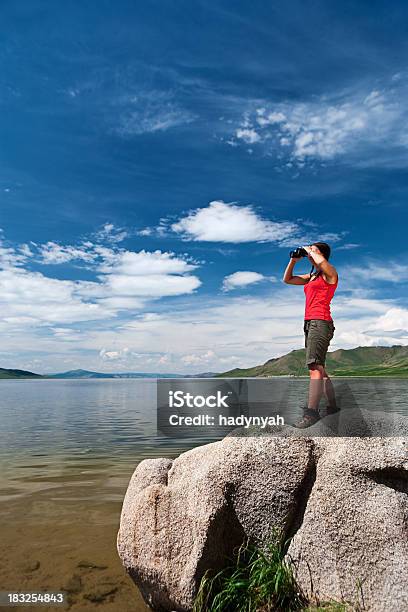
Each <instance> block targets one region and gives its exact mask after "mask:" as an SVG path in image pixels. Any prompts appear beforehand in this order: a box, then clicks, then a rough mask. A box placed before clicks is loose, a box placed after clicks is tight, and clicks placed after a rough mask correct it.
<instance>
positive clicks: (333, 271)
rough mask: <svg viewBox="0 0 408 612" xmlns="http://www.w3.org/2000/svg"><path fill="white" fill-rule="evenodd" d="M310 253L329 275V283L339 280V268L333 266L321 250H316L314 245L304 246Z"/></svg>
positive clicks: (326, 274)
mask: <svg viewBox="0 0 408 612" xmlns="http://www.w3.org/2000/svg"><path fill="white" fill-rule="evenodd" d="M303 248H304V249H305V251H306V252H307V254H308V255H310V257H311V258H312V259H313V261H314V262H315V264H316V265H317V266H319V268H320V269H321V271H322V272H323V274H324V275H325V276H327V280H328V282H329V283H333V284H334V283H336V282H337V270H336V268H335V267H334V266H332V265H331V264H330V263H329V262H328V261H327V259H326V258H325V257H324V256H323V255H322V254H321V253H319V252H317V251H316V250H315V247H314V245H312V246H311V247H310V246H305V247H303Z"/></svg>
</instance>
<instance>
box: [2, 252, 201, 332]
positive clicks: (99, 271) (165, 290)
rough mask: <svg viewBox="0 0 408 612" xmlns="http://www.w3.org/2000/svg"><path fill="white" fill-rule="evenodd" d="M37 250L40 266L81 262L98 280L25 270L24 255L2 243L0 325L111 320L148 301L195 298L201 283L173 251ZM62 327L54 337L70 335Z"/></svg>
mask: <svg viewBox="0 0 408 612" xmlns="http://www.w3.org/2000/svg"><path fill="white" fill-rule="evenodd" d="M34 246H35V248H36V255H39V257H40V262H41V263H48V264H50V263H54V264H66V263H67V262H70V261H73V260H82V261H83V262H85V263H86V264H87V266H88V267H90V269H91V270H92V271H93V272H94V274H95V275H96V279H95V280H93V281H73V280H61V279H58V278H50V277H49V276H46V275H45V274H42V273H40V272H34V271H32V270H29V269H27V267H26V265H25V264H26V263H27V259H28V253H27V252H26V251H25V252H21V249H20V250H15V249H13V248H12V247H5V246H4V245H0V305H1V307H2V310H1V312H2V315H1V318H0V322H1V321H3V323H6V324H8V325H11V324H12V325H13V326H14V327H15V328H16V327H18V326H20V327H21V328H24V327H27V326H31V327H32V326H36V325H37V326H44V325H55V324H65V325H66V324H69V323H73V322H86V321H88V322H89V321H95V320H98V319H99V320H100V319H111V318H113V317H115V316H117V314H118V312H120V311H135V310H137V309H141V308H142V307H144V306H145V305H146V303H147V301H148V300H157V299H159V298H162V297H166V296H176V295H182V294H191V293H193V292H194V291H195V290H196V289H197V288H198V287H199V286H200V285H201V281H200V280H199V278H198V277H197V276H195V275H193V274H191V272H192V271H193V270H195V269H196V268H197V267H198V265H197V264H196V263H194V262H192V261H190V260H187V258H186V256H177V255H176V254H175V253H172V252H163V251H160V250H156V251H154V252H149V251H145V250H142V251H139V252H135V251H129V250H125V249H118V248H117V247H116V246H115V247H114V248H108V247H105V246H103V245H95V244H93V243H91V242H84V243H82V245H81V247H74V246H69V245H68V246H67V245H61V244H58V243H56V242H48V243H46V244H45V245H34ZM31 255H32V253H31V251H30V256H31ZM62 329H63V328H62V327H61V326H57V327H54V335H55V336H56V337H57V336H58V337H60V338H62V337H64V338H66V337H68V336H67V335H65V336H64V334H65V332H63V331H61V330H62ZM55 330H58V331H55Z"/></svg>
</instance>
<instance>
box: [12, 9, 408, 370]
mask: <svg viewBox="0 0 408 612" xmlns="http://www.w3.org/2000/svg"><path fill="white" fill-rule="evenodd" d="M407 21H408V9H407V7H406V4H405V3H403V2H393V3H392V4H391V5H390V4H389V3H386V2H371V3H369V4H368V3H355V2H342V3H338V2H326V1H324V2H323V1H322V2H274V3H269V2H253V3H248V2H234V3H231V2H226V1H221V2H216V3H210V2H200V1H194V2H185V1H184V0H181V1H179V2H177V3H173V2H167V1H149V2H146V3H139V4H135V3H133V2H118V1H116V2H111V1H100V2H98V3H93V2H74V3H63V4H61V3H59V4H58V5H57V4H55V3H52V2H36V1H35V0H33V1H32V2H30V3H12V2H7V3H4V5H3V8H2V22H1V25H0V28H1V34H2V41H3V43H2V50H1V54H0V68H1V70H0V84H1V88H0V107H1V113H0V129H1V142H2V147H1V148H0V156H1V159H0V162H1V171H0V213H1V217H0V227H1V228H2V232H1V234H0V237H1V242H0V262H1V271H0V302H1V312H2V315H1V317H2V318H1V319H0V330H1V333H2V347H1V349H2V350H1V352H0V366H2V367H22V368H27V369H32V370H34V371H38V372H52V371H61V370H67V369H73V368H77V367H83V368H87V369H96V370H105V371H114V370H116V371H126V370H127V371H129V370H134V371H151V372H159V371H161V372H200V371H201V372H202V371H209V370H212V371H217V370H227V369H230V368H231V367H235V366H249V365H253V364H257V363H261V362H263V361H265V360H266V359H268V358H270V357H273V356H278V355H281V354H284V353H286V352H287V351H289V350H292V349H294V348H299V347H301V346H302V341H303V339H302V317H303V291H302V289H301V288H300V289H299V288H296V287H287V286H285V285H283V284H282V283H281V280H280V279H281V276H282V272H283V269H284V267H285V265H286V262H287V255H288V251H289V250H290V248H291V247H292V246H297V245H298V244H304V243H309V242H311V241H314V240H319V239H326V241H328V242H330V244H331V245H332V248H333V263H334V265H336V267H337V268H338V271H339V276H340V284H339V289H338V292H337V293H336V296H335V299H334V302H333V308H332V312H333V317H334V319H335V324H336V334H335V339H334V341H333V345H332V348H333V349H335V348H339V347H342V348H352V347H355V346H359V345H375V344H381V345H392V344H407V343H408V310H407V308H406V297H407V281H408V272H407V269H408V268H407V265H406V264H407V249H406V232H405V231H404V230H405V227H406V226H407V221H408V219H407V217H408V213H407V207H406V197H407V191H408V182H407V166H408V122H407V119H408V106H407V99H408V39H407V37H406V30H407V25H408V24H407ZM300 269H301V270H302V271H307V270H308V266H302V265H301V264H300Z"/></svg>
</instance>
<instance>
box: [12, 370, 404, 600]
mask: <svg viewBox="0 0 408 612" xmlns="http://www.w3.org/2000/svg"><path fill="white" fill-rule="evenodd" d="M306 384H307V381H302V380H296V381H293V382H291V383H290V393H289V404H290V406H291V407H292V408H291V410H292V412H291V413H290V414H293V417H295V416H296V415H297V414H298V407H299V405H301V404H303V403H304V401H303V400H304V397H305V391H306ZM335 385H336V389H337V390H338V392H339V396H340V397H342V398H343V400H344V402H345V403H347V401H349V402H351V403H353V402H354V404H356V403H357V404H358V405H360V406H362V407H367V408H370V409H387V410H390V411H393V412H396V413H399V414H405V415H408V402H407V391H408V381H407V380H378V379H375V380H374V379H348V380H347V381H344V380H343V379H342V380H339V381H336V382H335ZM208 441H211V439H210V438H207V439H203V438H201V439H200V438H195V439H193V438H183V439H177V438H173V439H169V438H166V437H164V436H162V435H158V434H157V432H156V383H155V381H154V380H148V379H146V380H140V379H117V380H66V381H64V380H32V381H30V380H27V381H7V380H2V381H0V502H1V505H0V516H1V521H0V541H1V547H0V590H9V589H10V590H27V589H28V590H31V591H33V590H42V591H46V590H60V589H62V588H64V589H65V591H66V592H67V593H68V597H69V600H70V603H71V609H72V610H75V611H76V610H81V611H82V610H88V609H89V610H93V609H95V608H96V607H98V608H101V607H102V608H103V610H104V612H105V611H106V612H108V611H110V610H112V612H116V611H117V610H121V612H127V611H129V612H130V611H134V612H142V611H144V610H147V608H146V607H145V605H144V604H143V602H142V601H141V599H140V596H139V594H138V592H137V590H136V588H135V587H134V585H133V583H132V582H131V581H130V579H129V578H128V577H127V576H126V574H125V572H124V571H123V569H122V566H121V564H120V561H119V559H118V558H117V554H116V533H117V529H118V523H119V515H120V509H121V504H122V500H123V496H124V493H125V491H126V487H127V484H128V481H129V478H130V476H131V474H132V472H133V470H134V468H135V467H136V465H137V464H138V463H139V461H140V460H142V459H144V458H148V457H159V456H167V457H175V456H177V455H178V454H179V453H180V452H182V451H183V450H186V449H188V448H192V447H193V446H195V445H198V444H203V443H205V442H208ZM26 609H28V608H26ZM38 609H39V608H36V610H38ZM43 609H45V608H43ZM54 609H55V608H54Z"/></svg>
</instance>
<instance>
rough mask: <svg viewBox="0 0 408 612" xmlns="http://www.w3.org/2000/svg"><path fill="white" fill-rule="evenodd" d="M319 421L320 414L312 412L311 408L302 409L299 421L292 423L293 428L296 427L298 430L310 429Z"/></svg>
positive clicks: (316, 411) (315, 411)
mask: <svg viewBox="0 0 408 612" xmlns="http://www.w3.org/2000/svg"><path fill="white" fill-rule="evenodd" d="M317 421H320V414H319V411H318V410H313V409H312V408H303V416H302V418H301V419H300V421H297V422H296V423H293V427H297V428H298V429H305V428H306V427H310V426H311V425H314V424H315V423H317Z"/></svg>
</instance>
